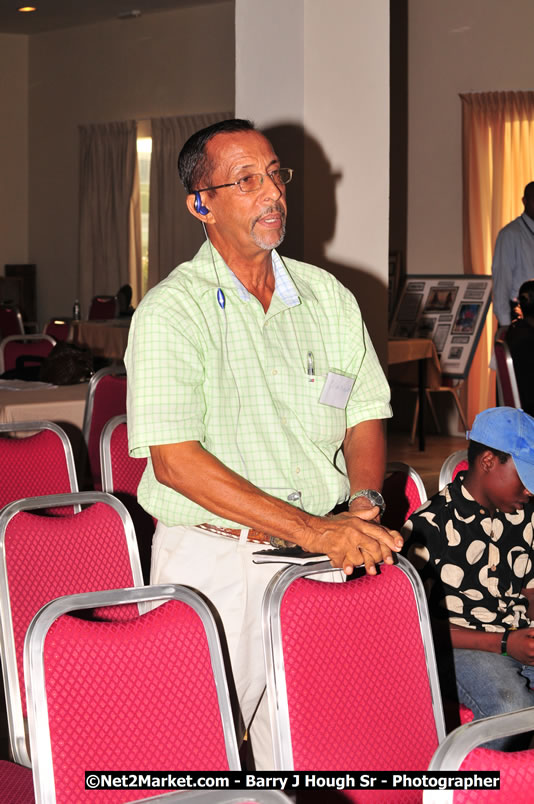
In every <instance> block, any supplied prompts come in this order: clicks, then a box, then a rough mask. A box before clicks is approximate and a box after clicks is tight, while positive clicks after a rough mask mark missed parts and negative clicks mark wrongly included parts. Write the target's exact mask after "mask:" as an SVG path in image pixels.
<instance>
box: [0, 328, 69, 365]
mask: <svg viewBox="0 0 534 804" xmlns="http://www.w3.org/2000/svg"><path fill="white" fill-rule="evenodd" d="M55 344H56V341H55V340H54V338H52V337H51V336H50V335H42V334H41V335H8V336H7V338H3V339H2V341H0V374H3V373H4V371H11V369H14V368H16V365H17V359H18V358H21V357H28V356H31V357H34V356H35V357H37V358H43V359H44V358H45V357H48V355H49V354H50V352H51V351H52V348H53V347H54V346H55ZM27 362H28V364H30V365H31V363H29V361H27ZM40 363H41V361H40V360H35V361H33V365H40Z"/></svg>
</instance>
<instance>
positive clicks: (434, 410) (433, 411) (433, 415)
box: [426, 388, 441, 435]
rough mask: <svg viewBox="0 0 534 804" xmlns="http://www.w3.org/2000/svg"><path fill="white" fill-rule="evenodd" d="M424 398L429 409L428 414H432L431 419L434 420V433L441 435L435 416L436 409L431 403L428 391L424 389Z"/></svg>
mask: <svg viewBox="0 0 534 804" xmlns="http://www.w3.org/2000/svg"><path fill="white" fill-rule="evenodd" d="M426 398H427V400H428V407H429V408H430V413H431V414H432V418H433V419H434V427H435V428H436V433H438V434H440V435H441V427H440V426H439V421H438V417H437V416H436V408H435V407H434V403H433V402H432V397H431V396H430V391H429V390H428V388H427V389H426Z"/></svg>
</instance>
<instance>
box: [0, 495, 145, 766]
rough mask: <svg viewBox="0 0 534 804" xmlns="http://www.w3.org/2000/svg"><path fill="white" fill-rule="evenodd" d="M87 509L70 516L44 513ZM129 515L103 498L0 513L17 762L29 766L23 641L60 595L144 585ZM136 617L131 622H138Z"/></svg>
mask: <svg viewBox="0 0 534 804" xmlns="http://www.w3.org/2000/svg"><path fill="white" fill-rule="evenodd" d="M73 504H76V505H78V506H79V505H87V506H89V507H86V508H84V509H83V510H82V511H81V512H79V513H75V514H70V515H65V516H53V517H50V516H43V515H42V511H43V509H47V508H51V507H56V506H67V505H70V506H72V505H73ZM39 512H40V513H39ZM142 584H143V579H142V573H141V566H140V562H139V555H138V550H137V542H136V538H135V533H134V529H133V524H132V522H131V519H130V516H129V514H128V512H127V511H126V509H125V508H124V506H123V505H122V504H121V503H120V502H119V501H118V500H117V499H115V498H114V497H112V496H111V495H109V494H103V493H102V492H83V493H80V494H76V495H70V494H69V495H53V496H49V497H34V498H32V499H25V500H19V501H17V502H15V503H11V504H10V505H9V506H6V507H5V508H4V509H3V511H2V512H1V514H0V616H1V621H2V631H3V634H4V639H3V644H2V663H3V665H4V676H5V679H7V684H6V699H7V705H8V721H9V729H10V740H11V747H12V752H13V756H14V758H15V760H16V761H17V762H19V763H21V764H24V765H28V766H29V764H30V761H29V757H28V754H27V751H26V743H25V738H24V722H23V717H24V716H25V715H26V701H25V697H24V694H22V691H23V690H24V680H23V675H22V672H23V671H22V653H23V645H24V637H25V635H26V631H27V629H28V626H29V624H30V622H31V620H32V618H33V616H34V615H35V614H36V612H37V611H39V609H40V608H41V606H43V605H44V604H45V603H48V602H49V601H50V600H53V599H54V598H56V597H58V596H59V595H65V594H72V593H75V592H90V591H95V590H99V589H116V588H118V587H125V586H142ZM131 614H132V610H130V611H129V612H128V611H126V612H125V613H124V616H131Z"/></svg>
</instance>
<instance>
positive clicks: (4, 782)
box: [0, 759, 35, 804]
mask: <svg viewBox="0 0 534 804" xmlns="http://www.w3.org/2000/svg"><path fill="white" fill-rule="evenodd" d="M0 801H1V802H2V804H33V802H34V801H35V796H34V794H33V775H32V772H31V770H30V769H29V768H24V767H23V766H22V765H16V764H15V763H14V762H7V761H6V760H5V759H0Z"/></svg>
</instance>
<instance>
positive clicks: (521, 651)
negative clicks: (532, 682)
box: [506, 628, 534, 664]
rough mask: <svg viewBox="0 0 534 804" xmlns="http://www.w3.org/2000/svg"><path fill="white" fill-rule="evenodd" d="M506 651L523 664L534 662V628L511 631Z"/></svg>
mask: <svg viewBox="0 0 534 804" xmlns="http://www.w3.org/2000/svg"><path fill="white" fill-rule="evenodd" d="M506 653H507V654H508V656H512V657H513V658H514V659H517V661H518V662H521V664H534V628H519V629H518V630H517V631H510V636H509V637H508V642H507V643H506Z"/></svg>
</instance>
